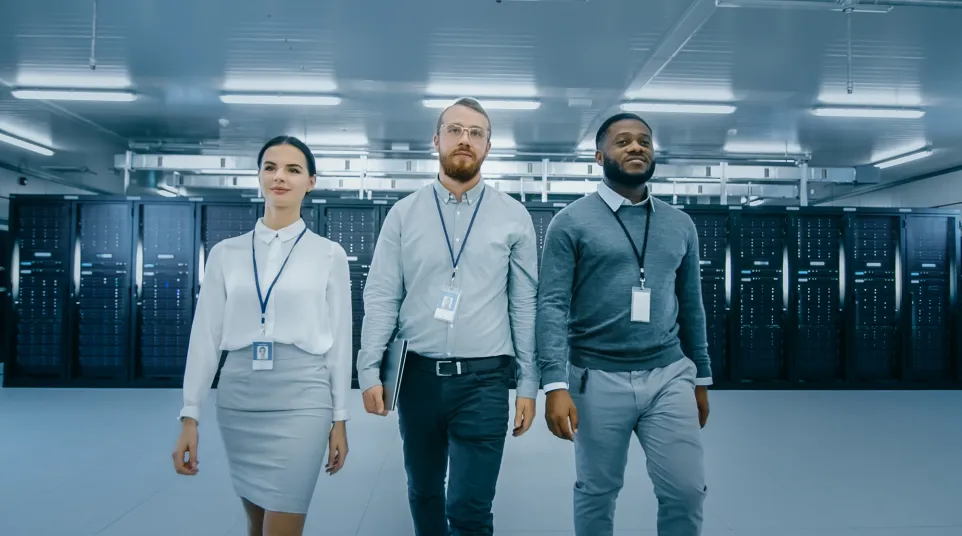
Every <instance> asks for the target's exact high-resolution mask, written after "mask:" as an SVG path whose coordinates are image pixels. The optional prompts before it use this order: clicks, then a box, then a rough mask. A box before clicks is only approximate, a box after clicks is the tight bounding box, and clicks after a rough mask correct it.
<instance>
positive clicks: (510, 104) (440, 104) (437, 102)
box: [421, 99, 541, 110]
mask: <svg viewBox="0 0 962 536" xmlns="http://www.w3.org/2000/svg"><path fill="white" fill-rule="evenodd" d="M455 100H457V99H424V100H423V101H421V103H422V104H423V105H424V107H425V108H447V107H448V106H450V105H452V104H454V101H455ZM478 102H480V103H481V106H484V108H485V109H486V110H537V109H538V108H541V103H540V102H538V101H533V100H500V99H496V100H490V99H478Z"/></svg>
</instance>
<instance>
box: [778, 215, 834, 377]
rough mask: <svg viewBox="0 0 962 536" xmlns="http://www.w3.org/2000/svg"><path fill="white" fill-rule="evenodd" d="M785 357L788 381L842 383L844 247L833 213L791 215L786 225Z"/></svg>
mask: <svg viewBox="0 0 962 536" xmlns="http://www.w3.org/2000/svg"><path fill="white" fill-rule="evenodd" d="M788 228H789V232H788V244H787V245H788V252H789V256H788V266H789V269H788V290H789V299H788V301H789V308H788V311H789V314H788V321H787V327H788V330H787V333H786V335H787V337H786V342H787V347H786V351H787V357H788V362H789V376H790V378H791V380H792V381H794V382H800V383H812V384H816V385H818V384H820V383H824V382H838V381H840V380H841V379H842V377H843V373H844V369H843V366H842V365H843V364H842V355H843V353H842V349H843V339H842V336H843V322H842V318H843V317H842V311H843V308H844V305H845V303H844V300H843V297H844V294H843V289H844V287H843V284H842V283H843V279H842V268H843V265H844V255H845V244H844V241H843V239H844V233H843V221H842V216H841V214H839V213H838V211H836V210H834V209H828V210H826V209H818V208H815V209H809V210H807V211H805V212H804V213H802V212H801V211H795V212H794V213H792V215H790V216H789V219H788Z"/></svg>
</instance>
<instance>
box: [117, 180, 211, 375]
mask: <svg viewBox="0 0 962 536" xmlns="http://www.w3.org/2000/svg"><path fill="white" fill-rule="evenodd" d="M197 213H198V204H197V203H193V202H188V201H187V200H185V199H164V200H162V201H160V200H157V201H149V202H139V203H138V204H137V207H136V211H135V225H136V232H137V236H136V244H137V249H136V259H137V264H136V280H137V281H136V284H135V301H136V304H135V305H136V312H135V314H134V315H133V318H134V322H135V328H134V332H135V333H136V334H137V338H136V344H135V347H134V350H133V352H132V355H133V356H134V364H133V370H132V376H133V377H132V379H133V380H134V381H137V382H141V383H143V384H151V383H158V384H173V383H176V382H179V380H180V378H181V377H182V376H183V373H184V367H185V366H186V363H187V347H188V344H189V342H190V327H191V324H192V323H193V314H194V307H195V295H196V293H197V292H198V288H197V286H196V276H197V262H198V259H199V255H198V252H199V246H198V243H197V226H196V224H195V222H196V219H197Z"/></svg>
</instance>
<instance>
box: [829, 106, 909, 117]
mask: <svg viewBox="0 0 962 536" xmlns="http://www.w3.org/2000/svg"><path fill="white" fill-rule="evenodd" d="M812 114H814V115H817V116H819V117H859V118H879V119H918V118H920V117H923V116H924V115H925V111H924V110H917V109H910V108H867V107H866V108H859V107H855V108H842V107H828V106H822V107H818V108H814V109H812Z"/></svg>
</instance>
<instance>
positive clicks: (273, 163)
mask: <svg viewBox="0 0 962 536" xmlns="http://www.w3.org/2000/svg"><path fill="white" fill-rule="evenodd" d="M264 164H271V165H272V166H276V165H277V163H276V162H273V161H271V160H264ZM291 166H294V167H297V168H301V169H303V168H304V166H302V165H300V164H287V167H291Z"/></svg>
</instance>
